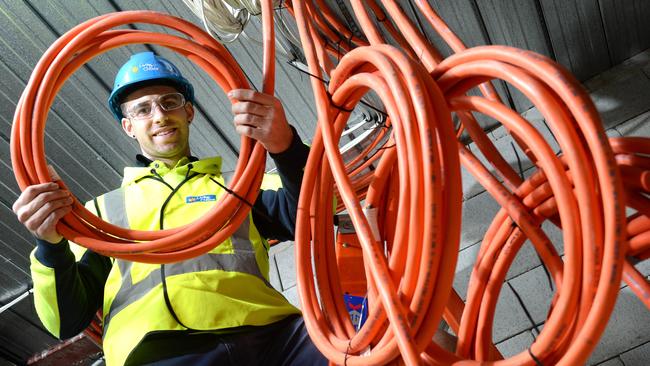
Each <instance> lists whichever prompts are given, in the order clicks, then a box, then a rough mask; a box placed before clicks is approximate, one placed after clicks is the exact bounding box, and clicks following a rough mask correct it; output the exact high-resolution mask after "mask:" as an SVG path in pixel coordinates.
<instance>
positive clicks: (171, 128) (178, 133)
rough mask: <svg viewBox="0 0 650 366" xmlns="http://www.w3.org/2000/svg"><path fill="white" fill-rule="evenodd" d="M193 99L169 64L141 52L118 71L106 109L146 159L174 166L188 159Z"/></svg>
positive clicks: (183, 80) (189, 85)
mask: <svg viewBox="0 0 650 366" xmlns="http://www.w3.org/2000/svg"><path fill="white" fill-rule="evenodd" d="M193 98H194V93H193V88H192V85H191V84H190V83H189V82H188V81H187V80H186V79H185V78H184V77H183V76H182V75H181V73H180V71H179V70H178V69H177V68H176V67H175V66H174V65H173V64H172V63H171V62H169V61H167V60H165V59H164V58H162V57H159V56H156V55H154V54H153V53H151V52H143V53H138V54H135V55H133V56H131V58H130V59H129V61H127V62H126V63H125V64H124V65H123V66H122V68H120V71H119V72H118V74H117V76H116V78H115V84H114V87H113V92H112V93H111V96H110V97H109V107H110V108H111V110H112V112H113V115H114V116H115V117H116V118H117V119H118V120H119V121H120V122H121V123H122V128H123V129H124V131H125V132H126V133H127V134H128V135H129V136H131V137H132V138H135V139H137V140H138V143H139V144H140V148H141V150H142V153H143V154H144V155H145V156H146V157H148V158H149V159H152V160H162V161H164V162H165V163H166V164H168V165H173V164H175V163H176V162H177V161H178V160H179V159H181V158H182V157H184V156H187V155H189V151H190V150H189V124H190V122H191V121H192V118H193V117H194V109H193V107H192V102H193Z"/></svg>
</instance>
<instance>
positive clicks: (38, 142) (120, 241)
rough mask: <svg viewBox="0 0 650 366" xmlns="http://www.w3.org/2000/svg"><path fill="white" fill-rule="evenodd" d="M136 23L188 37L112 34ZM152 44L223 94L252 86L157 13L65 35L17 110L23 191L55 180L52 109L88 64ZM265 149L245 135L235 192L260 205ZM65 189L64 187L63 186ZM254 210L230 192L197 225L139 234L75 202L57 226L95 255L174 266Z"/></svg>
mask: <svg viewBox="0 0 650 366" xmlns="http://www.w3.org/2000/svg"><path fill="white" fill-rule="evenodd" d="M263 6H264V34H265V36H264V41H265V48H264V49H265V57H264V91H265V92H266V93H270V94H272V93H273V89H274V85H273V77H274V46H275V44H274V36H273V18H272V8H271V6H272V5H271V3H270V1H263ZM130 23H147V24H154V25H161V26H164V27H167V28H170V29H172V30H175V31H178V32H180V33H182V34H184V35H186V36H187V37H188V38H183V37H179V36H174V35H171V34H163V33H154V32H146V31H140V30H112V28H114V27H118V26H121V25H125V24H130ZM136 43H150V44H157V45H160V46H163V47H167V48H169V49H171V50H173V51H175V52H177V53H179V54H181V55H183V56H185V57H187V58H188V59H189V60H191V61H193V62H194V63H195V64H197V65H198V66H200V67H201V68H202V69H203V70H204V71H205V72H206V73H207V74H208V75H210V76H211V77H212V78H213V79H214V81H215V82H217V84H219V86H220V87H221V88H222V89H223V90H224V91H226V92H227V91H229V90H231V89H234V88H248V87H249V84H248V82H247V80H246V77H245V76H244V74H243V72H242V71H241V69H240V67H239V65H238V64H237V63H236V61H235V60H234V59H233V58H232V56H231V55H230V53H229V52H228V51H227V50H226V49H225V48H224V47H223V46H222V45H221V44H219V43H218V42H217V41H216V40H214V39H213V38H212V37H211V36H209V35H208V34H207V33H205V32H204V31H203V30H201V29H200V28H198V27H197V26H195V25H194V24H192V23H190V22H188V21H186V20H183V19H180V18H176V17H173V16H170V15H166V14H161V13H157V12H152V11H126V12H120V13H111V14H107V15H103V16H99V17H97V18H93V19H90V20H88V21H86V22H84V23H82V24H80V25H78V26H76V27H74V28H73V29H71V30H70V31H68V32H67V33H66V34H64V35H63V36H61V37H60V38H59V39H58V40H57V41H56V42H54V44H52V46H51V47H50V48H49V49H48V50H47V51H46V52H45V54H44V55H43V57H42V58H41V60H40V61H39V62H38V64H37V65H36V67H35V68H34V71H33V73H32V75H31V78H30V80H29V83H28V85H27V88H26V89H25V91H24V92H23V94H22V96H21V98H20V101H19V103H18V107H17V109H16V113H15V116H14V123H13V128H12V135H11V158H12V164H13V170H14V172H15V175H16V179H17V181H18V185H19V186H20V188H21V189H25V188H26V187H27V186H29V185H32V184H37V183H45V182H49V181H51V180H52V178H51V176H50V174H49V173H48V170H47V164H46V159H45V154H44V147H43V144H44V128H45V122H46V120H47V114H48V110H49V108H50V106H51V104H52V102H53V100H54V98H55V96H56V94H57V93H58V91H59V90H60V88H61V87H62V85H63V83H64V82H65V81H66V80H67V79H68V78H69V77H70V75H72V73H74V72H75V71H76V70H77V69H79V68H80V67H81V66H82V65H83V64H84V63H86V62H88V60H90V59H91V58H93V57H95V56H96V55H98V54H101V53H103V52H106V51H108V50H110V49H112V48H115V47H119V46H123V45H128V44H136ZM264 159H265V151H264V148H263V147H262V145H261V144H258V143H256V142H255V141H254V140H251V139H250V138H245V137H242V141H241V151H240V155H239V160H238V162H237V166H236V169H235V173H234V176H233V178H232V181H233V182H234V183H233V184H232V186H231V187H230V188H231V189H232V191H234V192H235V193H237V195H238V196H239V197H243V198H244V199H246V200H247V201H248V202H253V201H254V200H255V197H256V196H257V194H258V192H259V187H260V184H261V179H262V176H263V174H264ZM59 184H60V185H61V186H62V187H63V188H66V187H65V184H64V183H63V182H61V181H59ZM249 210H250V207H249V206H247V205H242V204H241V200H240V198H237V197H236V196H235V195H224V196H223V198H222V199H221V202H219V203H218V204H216V205H215V208H214V209H212V210H211V211H210V212H208V213H207V214H205V215H204V216H203V217H202V218H200V219H199V220H197V221H196V222H194V223H192V224H189V225H186V226H182V227H178V228H174V229H167V230H161V231H137V230H130V229H126V228H122V227H118V226H115V225H112V224H110V223H108V222H105V221H103V220H101V219H100V218H98V217H97V216H95V215H93V214H92V213H91V212H89V211H88V210H86V209H85V208H84V206H83V204H81V203H80V202H78V201H77V200H76V199H75V202H74V204H73V211H72V212H71V213H70V214H68V215H66V216H65V217H64V218H63V219H62V220H61V221H60V223H59V224H58V226H57V230H58V231H59V232H60V233H61V234H62V235H63V236H64V237H65V238H67V239H69V240H72V241H74V242H75V243H78V244H80V245H83V246H85V247H87V248H89V249H92V250H93V251H95V252H98V253H101V254H104V255H108V256H112V257H117V258H123V259H129V260H134V261H140V262H147V263H168V262H176V261H180V260H183V259H187V258H191V257H195V256H197V255H200V254H202V253H205V252H207V251H209V250H211V249H212V248H214V247H215V246H217V245H218V244H219V243H221V242H222V241H224V240H225V239H226V238H228V237H229V236H230V235H231V234H232V233H233V232H234V231H235V230H236V229H237V227H239V225H240V224H241V223H242V222H243V220H244V219H245V218H246V216H247V215H248V212H249Z"/></svg>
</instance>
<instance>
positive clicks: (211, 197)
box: [185, 194, 217, 203]
mask: <svg viewBox="0 0 650 366" xmlns="http://www.w3.org/2000/svg"><path fill="white" fill-rule="evenodd" d="M216 200H217V195H216V194H204V195H202V196H187V197H185V203H195V202H210V201H216Z"/></svg>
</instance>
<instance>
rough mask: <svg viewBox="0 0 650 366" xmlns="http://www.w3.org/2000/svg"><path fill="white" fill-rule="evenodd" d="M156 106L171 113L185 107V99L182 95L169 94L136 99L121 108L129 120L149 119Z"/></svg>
mask: <svg viewBox="0 0 650 366" xmlns="http://www.w3.org/2000/svg"><path fill="white" fill-rule="evenodd" d="M154 104H155V105H158V106H159V107H160V108H162V110H163V111H165V112H169V111H173V110H175V109H178V108H181V107H183V106H184V105H185V97H184V96H183V94H181V93H169V94H163V95H159V96H157V97H154V98H148V99H136V100H134V101H131V102H126V103H123V104H122V105H121V106H120V107H121V108H122V113H123V114H124V115H125V116H126V117H127V118H132V119H147V118H151V117H152V116H153V112H154Z"/></svg>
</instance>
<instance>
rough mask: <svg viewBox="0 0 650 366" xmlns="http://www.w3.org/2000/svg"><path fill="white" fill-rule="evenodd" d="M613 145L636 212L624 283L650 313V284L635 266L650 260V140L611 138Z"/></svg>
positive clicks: (630, 225) (629, 230)
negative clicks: (637, 263) (636, 263)
mask: <svg viewBox="0 0 650 366" xmlns="http://www.w3.org/2000/svg"><path fill="white" fill-rule="evenodd" d="M610 143H611V145H612V148H613V150H614V153H615V154H616V161H617V163H618V164H619V167H620V168H621V173H622V176H623V181H624V183H625V189H626V204H627V206H628V207H631V208H632V209H634V210H635V211H637V212H636V213H635V214H633V215H630V216H629V217H628V219H627V237H628V240H629V241H630V248H629V251H628V253H627V258H626V261H625V264H624V268H623V280H624V281H625V283H627V284H628V285H629V287H630V289H631V290H632V292H634V294H635V295H636V296H637V297H638V298H639V300H641V301H642V302H643V304H644V305H645V306H646V308H648V310H650V281H649V280H648V279H646V278H645V277H644V276H643V275H642V274H641V273H640V272H639V270H638V269H636V268H634V263H635V262H637V261H639V262H640V261H643V260H647V259H649V258H650V198H649V197H648V195H650V138H643V137H623V138H611V139H610Z"/></svg>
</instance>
